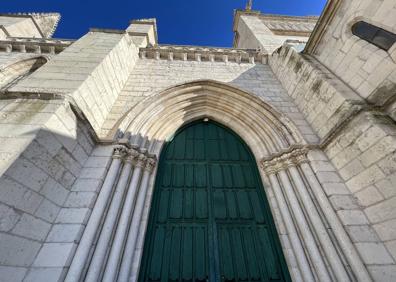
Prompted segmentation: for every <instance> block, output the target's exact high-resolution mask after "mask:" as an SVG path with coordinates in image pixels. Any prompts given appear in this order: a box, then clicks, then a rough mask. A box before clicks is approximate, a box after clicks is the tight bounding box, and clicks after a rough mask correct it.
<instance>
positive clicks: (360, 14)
mask: <svg viewBox="0 0 396 282" xmlns="http://www.w3.org/2000/svg"><path fill="white" fill-rule="evenodd" d="M395 15H396V7H395V3H394V1H393V0H384V1H381V0H374V1H372V0H365V1H361V0H353V1H341V4H340V7H339V8H338V10H337V12H336V15H335V17H334V18H333V19H332V21H331V22H330V23H329V25H328V26H327V27H326V29H325V31H324V32H323V35H322V38H321V39H320V41H319V42H318V43H317V44H316V45H315V46H314V49H313V50H314V53H313V55H314V56H315V58H317V59H318V60H319V61H320V62H321V63H323V64H324V65H325V66H326V67H327V68H329V69H330V70H331V71H332V72H333V73H334V74H336V75H337V76H338V77H341V78H342V80H343V81H344V82H346V83H347V84H348V85H349V86H350V87H351V88H352V89H353V90H354V91H356V93H358V94H359V95H360V96H361V97H362V98H363V99H366V100H367V101H368V102H369V103H371V104H375V105H379V106H385V107H386V108H388V112H389V113H391V115H392V116H393V118H394V119H395V117H396V110H395V106H394V105H393V106H391V105H390V103H394V100H395V93H396V92H395V89H396V48H395V46H393V47H392V48H391V49H390V50H389V51H384V50H382V49H380V48H378V47H376V46H375V45H373V44H370V43H368V42H367V41H365V40H362V39H360V38H359V37H357V36H355V35H353V34H352V31H351V27H352V25H353V24H354V23H356V22H358V21H366V22H368V23H370V24H373V25H376V26H378V27H380V28H383V29H385V30H388V31H390V32H393V33H396V23H395V20H394V18H395Z"/></svg>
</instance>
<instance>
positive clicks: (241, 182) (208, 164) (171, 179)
mask: <svg viewBox="0 0 396 282" xmlns="http://www.w3.org/2000/svg"><path fill="white" fill-rule="evenodd" d="M139 280H140V281H289V280H290V277H289V274H288V270H287V267H286V264H285V261H284V258H283V255H282V251H281V248H280V244H279V240H278V238H277V235H276V230H275V227H274V223H273V220H272V217H271V213H270V211H269V207H268V202H267V199H266V198H265V194H264V192H263V188H262V185H261V180H260V178H259V175H258V171H257V166H256V163H255V161H254V158H253V157H252V154H251V153H250V151H249V149H248V148H247V146H246V145H245V144H244V143H243V141H242V140H240V138H239V137H238V136H236V135H235V134H234V133H233V132H231V131H230V130H228V129H226V128H224V127H222V126H221V125H218V124H216V123H213V122H199V123H193V124H190V125H188V126H186V127H184V128H183V129H181V130H179V131H178V133H177V134H176V135H175V137H174V139H173V140H172V141H171V142H169V143H167V145H166V146H165V148H164V150H163V153H162V155H161V158H160V164H159V170H158V175H157V179H156V185H155V190H154V198H153V203H152V208H151V212H150V219H149V226H148V231H147V239H146V241H145V247H144V252H143V260H142V267H141V270H140V277H139Z"/></svg>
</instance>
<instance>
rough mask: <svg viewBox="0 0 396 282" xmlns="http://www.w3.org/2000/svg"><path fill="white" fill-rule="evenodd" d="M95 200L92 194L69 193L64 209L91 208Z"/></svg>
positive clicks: (94, 194) (94, 195)
mask: <svg viewBox="0 0 396 282" xmlns="http://www.w3.org/2000/svg"><path fill="white" fill-rule="evenodd" d="M95 200H96V193H94V192H70V194H69V196H68V198H67V200H66V202H65V205H64V206H65V207H68V208H91V209H92V208H93V205H94V204H95Z"/></svg>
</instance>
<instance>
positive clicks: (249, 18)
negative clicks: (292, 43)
mask: <svg viewBox="0 0 396 282" xmlns="http://www.w3.org/2000/svg"><path fill="white" fill-rule="evenodd" d="M279 21H280V22H282V19H279ZM283 21H286V20H284V19H283ZM286 25H287V23H286ZM291 25H293V23H291ZM236 31H237V34H238V37H239V39H238V41H237V45H236V46H235V47H236V48H248V49H262V50H265V51H266V52H268V53H269V54H271V53H272V52H273V51H274V50H275V49H276V48H278V47H280V46H282V44H283V43H284V42H285V41H286V40H288V39H289V40H296V41H301V42H306V41H307V40H308V36H307V35H303V36H299V35H290V34H289V35H288V34H284V35H282V34H275V33H274V32H273V31H272V30H271V29H270V28H269V27H268V26H266V24H265V22H264V21H263V20H262V19H261V18H260V14H251V15H249V14H245V15H241V16H240V17H239V20H238V23H237V26H236ZM286 33H287V32H286Z"/></svg>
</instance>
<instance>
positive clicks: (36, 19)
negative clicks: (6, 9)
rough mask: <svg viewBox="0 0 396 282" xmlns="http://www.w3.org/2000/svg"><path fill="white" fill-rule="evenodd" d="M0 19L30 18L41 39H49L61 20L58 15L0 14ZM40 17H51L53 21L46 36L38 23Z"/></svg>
mask: <svg viewBox="0 0 396 282" xmlns="http://www.w3.org/2000/svg"><path fill="white" fill-rule="evenodd" d="M0 17H12V18H30V19H32V21H33V23H34V25H35V26H36V27H37V29H38V31H39V32H40V34H41V36H42V37H43V38H50V37H51V36H52V35H53V34H54V33H55V31H56V28H57V27H58V24H59V21H60V18H61V16H60V14H59V13H7V14H5V13H0ZM41 17H53V18H54V19H55V20H54V21H53V22H52V26H51V28H50V30H49V31H48V32H47V34H44V31H43V27H42V26H40V24H39V23H38V20H39V18H41Z"/></svg>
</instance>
